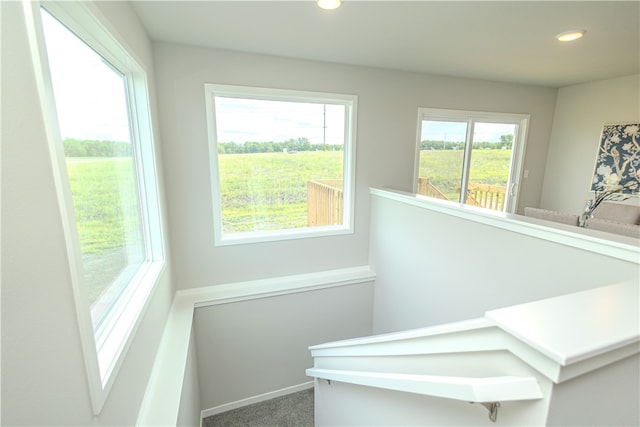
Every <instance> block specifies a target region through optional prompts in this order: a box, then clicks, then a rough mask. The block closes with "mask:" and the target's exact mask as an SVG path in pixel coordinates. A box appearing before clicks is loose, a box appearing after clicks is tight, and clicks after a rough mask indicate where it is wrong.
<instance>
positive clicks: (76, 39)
mask: <svg viewBox="0 0 640 427" xmlns="http://www.w3.org/2000/svg"><path fill="white" fill-rule="evenodd" d="M29 3H30V2H25V8H26V11H27V12H28V13H29V14H30V15H31V16H32V17H33V22H34V23H35V24H36V25H35V26H34V28H33V31H32V34H30V36H31V37H32V49H33V50H34V60H35V61H36V65H39V67H36V68H39V70H40V71H38V70H36V72H40V73H41V74H40V76H41V80H40V82H41V85H42V87H41V88H40V91H41V94H42V97H43V98H42V99H43V100H42V103H43V108H44V110H45V121H46V122H47V124H48V131H49V137H50V145H51V152H52V159H53V161H54V164H55V166H56V168H55V171H54V172H55V173H56V181H57V188H58V197H59V199H60V206H61V210H62V216H63V220H64V221H65V232H66V233H65V237H66V240H67V246H68V253H69V258H70V267H71V272H72V280H73V286H74V294H75V298H76V310H77V315H78V321H79V326H80V333H81V337H82V339H83V349H84V355H85V360H86V365H87V373H88V377H89V382H90V389H91V395H92V399H93V406H94V413H96V414H97V413H99V412H100V410H101V408H102V405H103V403H104V400H105V398H106V394H107V393H108V391H109V388H110V387H111V384H112V382H113V378H114V376H115V373H116V372H117V370H118V368H119V366H120V364H121V362H122V358H123V357H124V353H125V351H126V350H125V349H126V348H127V346H128V342H129V340H130V339H131V336H132V334H133V331H134V330H135V329H136V326H137V323H138V319H139V318H140V316H141V313H142V312H143V310H144V307H145V305H146V301H147V299H148V298H149V296H150V294H151V292H152V290H153V288H154V285H155V283H156V282H157V279H158V276H159V274H160V272H161V270H162V268H163V266H164V259H163V243H162V233H161V226H160V224H161V221H160V214H159V204H158V198H157V186H156V173H155V163H154V154H153V142H152V139H151V126H150V119H149V110H148V103H147V88H146V78H145V75H144V72H143V71H142V69H141V67H140V66H138V65H137V64H136V63H135V61H134V60H133V59H132V58H131V56H130V55H129V54H128V53H127V52H126V50H125V49H124V48H122V47H121V45H120V44H119V43H118V42H117V41H116V40H115V39H114V38H113V37H112V36H111V35H110V34H109V33H107V32H106V30H104V26H102V25H101V24H100V23H99V22H98V21H97V19H96V18H95V15H94V14H92V13H91V11H90V9H89V8H88V7H87V6H85V5H83V4H81V3H80V2H70V3H45V4H44V6H45V7H42V8H40V10H38V9H37V8H33V9H31V6H30V5H29Z"/></svg>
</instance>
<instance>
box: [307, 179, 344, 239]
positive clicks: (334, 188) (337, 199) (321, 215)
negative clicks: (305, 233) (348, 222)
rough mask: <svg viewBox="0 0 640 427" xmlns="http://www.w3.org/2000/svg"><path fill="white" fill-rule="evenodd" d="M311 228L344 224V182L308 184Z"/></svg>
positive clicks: (314, 182)
mask: <svg viewBox="0 0 640 427" xmlns="http://www.w3.org/2000/svg"><path fill="white" fill-rule="evenodd" d="M307 222H308V225H309V227H317V226H321V225H337V224H342V180H338V179H333V180H329V179H326V180H317V181H308V182H307Z"/></svg>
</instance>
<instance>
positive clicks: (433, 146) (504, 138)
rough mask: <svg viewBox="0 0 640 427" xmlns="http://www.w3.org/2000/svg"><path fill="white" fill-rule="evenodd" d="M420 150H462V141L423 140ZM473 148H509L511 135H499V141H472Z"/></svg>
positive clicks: (511, 144)
mask: <svg viewBox="0 0 640 427" xmlns="http://www.w3.org/2000/svg"><path fill="white" fill-rule="evenodd" d="M420 147H421V149H422V150H463V149H464V142H463V141H432V140H424V141H422V142H421V145H420ZM473 148H476V149H481V150H484V149H490V150H502V149H503V148H504V149H506V150H511V149H512V148H513V135H501V136H500V142H474V143H473Z"/></svg>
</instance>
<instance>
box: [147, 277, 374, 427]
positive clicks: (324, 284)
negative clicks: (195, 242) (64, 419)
mask: <svg viewBox="0 0 640 427" xmlns="http://www.w3.org/2000/svg"><path fill="white" fill-rule="evenodd" d="M374 280H375V273H374V272H373V271H372V270H371V269H370V268H369V266H360V267H352V268H343V269H339V270H330V271H322V272H316V273H309V274H299V275H292V276H284V277H276V278H270V279H263V280H254V281H248V282H237V283H227V284H224V285H218V286H208V287H203V288H192V289H185V290H180V291H177V292H176V294H175V297H174V299H173V304H172V306H171V310H170V312H169V318H168V319H167V323H166V325H165V328H164V332H163V334H162V340H161V341H160V347H159V349H158V355H157V356H156V359H155V361H154V364H153V369H152V371H151V376H150V378H149V382H148V383H147V389H146V391H145V395H144V398H143V401H142V404H141V406H140V411H139V413H138V420H137V423H136V425H138V426H157V425H175V424H176V422H177V417H178V411H179V406H180V393H181V392H182V382H183V380H184V373H185V367H186V364H187V356H188V351H189V340H190V338H191V330H192V326H193V314H194V310H195V308H196V307H203V306H208V305H216V304H227V303H231V302H239V301H246V300H251V299H256V298H266V297H273V296H277V295H286V294H291V293H298V292H309V291H315V290H318V289H327V288H334V287H337V286H348V285H353V284H359V283H367V282H373V281H374Z"/></svg>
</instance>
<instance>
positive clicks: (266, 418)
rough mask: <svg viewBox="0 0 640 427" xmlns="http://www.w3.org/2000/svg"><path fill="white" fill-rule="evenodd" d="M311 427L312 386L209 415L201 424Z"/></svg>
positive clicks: (232, 426)
mask: <svg viewBox="0 0 640 427" xmlns="http://www.w3.org/2000/svg"><path fill="white" fill-rule="evenodd" d="M240 426H242V427H313V389H312V388H311V389H309V390H303V391H299V392H297V393H292V394H288V395H286V396H281V397H276V398H275V399H271V400H266V401H264V402H260V403H254V404H253V405H248V406H244V407H242V408H238V409H234V410H231V411H227V412H223V413H221V414H217V415H212V416H210V417H207V418H205V419H203V420H202V427H240Z"/></svg>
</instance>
